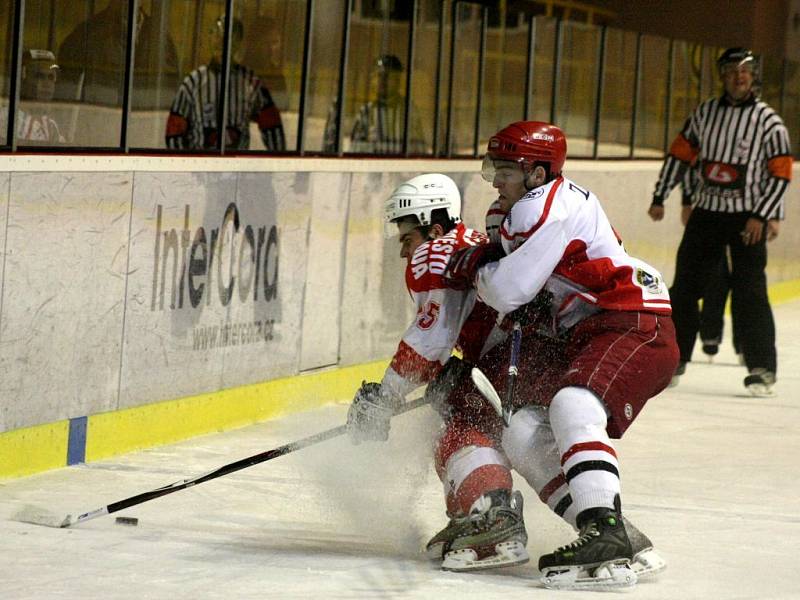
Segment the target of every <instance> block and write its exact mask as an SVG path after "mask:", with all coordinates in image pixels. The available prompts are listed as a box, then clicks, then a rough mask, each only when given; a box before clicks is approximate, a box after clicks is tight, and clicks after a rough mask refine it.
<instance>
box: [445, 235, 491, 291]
mask: <svg viewBox="0 0 800 600" xmlns="http://www.w3.org/2000/svg"><path fill="white" fill-rule="evenodd" d="M505 255H506V253H505V252H504V251H503V247H502V246H501V245H500V244H482V245H480V246H470V247H469V248H462V249H461V250H458V251H457V252H455V253H454V254H453V256H452V257H451V258H450V261H449V262H448V263H447V268H446V269H445V270H444V275H443V276H442V277H443V279H444V284H445V285H446V286H447V287H449V288H450V289H453V290H467V289H469V288H471V287H473V286H474V285H475V277H476V276H477V274H478V269H480V268H481V267H482V266H483V265H485V264H486V263H490V262H497V261H498V260H500V259H501V258H503V257H504V256H505Z"/></svg>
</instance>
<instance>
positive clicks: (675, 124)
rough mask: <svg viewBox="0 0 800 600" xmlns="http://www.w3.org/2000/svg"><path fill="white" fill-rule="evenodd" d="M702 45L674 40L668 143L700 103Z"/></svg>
mask: <svg viewBox="0 0 800 600" xmlns="http://www.w3.org/2000/svg"><path fill="white" fill-rule="evenodd" d="M702 56H703V47H702V46H701V45H700V44H694V43H691V42H682V41H679V40H675V42H674V46H673V60H672V97H671V104H670V115H669V125H668V136H667V138H668V139H667V141H668V143H670V142H671V141H672V140H673V139H674V138H675V136H676V135H678V132H680V130H681V129H682V128H683V124H684V122H685V121H686V118H687V117H688V116H689V115H690V114H691V113H692V111H693V110H694V109H695V108H697V105H698V104H700V102H701V98H700V74H701V72H702V71H701V69H702V64H703V63H702Z"/></svg>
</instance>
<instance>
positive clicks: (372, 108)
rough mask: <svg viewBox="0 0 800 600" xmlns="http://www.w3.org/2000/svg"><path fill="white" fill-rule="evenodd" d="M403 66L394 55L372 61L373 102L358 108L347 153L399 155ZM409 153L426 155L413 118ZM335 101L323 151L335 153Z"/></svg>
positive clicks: (401, 149)
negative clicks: (373, 64)
mask: <svg viewBox="0 0 800 600" xmlns="http://www.w3.org/2000/svg"><path fill="white" fill-rule="evenodd" d="M402 83H403V64H402V63H401V62H400V59H399V58H397V57H396V56H394V55H393V54H384V55H383V56H381V57H379V58H378V60H377V61H375V66H374V69H373V71H372V81H371V86H370V87H371V89H372V90H374V91H373V98H374V99H373V100H370V101H368V102H366V103H364V104H362V105H361V107H360V108H359V109H358V112H357V113H356V118H355V122H354V123H353V130H352V133H351V135H350V142H351V143H350V148H349V151H350V152H359V153H366V154H401V153H402V152H403V132H404V129H405V109H406V99H405V96H404V95H402V94H401V89H402ZM411 114H412V121H411V132H410V134H409V140H408V142H409V143H408V150H409V153H411V154H422V153H424V152H425V142H424V137H423V135H422V128H421V127H420V124H419V122H418V121H417V120H416V119H415V118H413V117H415V116H416V111H414V110H413V109H412V111H411ZM336 133H337V131H336V101H335V100H334V102H333V104H332V106H331V108H330V110H329V111H328V120H327V121H326V124H325V135H324V139H323V151H325V152H334V151H335V149H336Z"/></svg>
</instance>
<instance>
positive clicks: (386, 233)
mask: <svg viewBox="0 0 800 600" xmlns="http://www.w3.org/2000/svg"><path fill="white" fill-rule="evenodd" d="M417 227H419V225H415V224H414V223H409V222H408V221H384V223H383V237H385V238H386V239H387V240H390V239H393V238H397V237H399V236H401V235H405V234H407V233H408V232H409V231H413V230H414V229H416V228H417Z"/></svg>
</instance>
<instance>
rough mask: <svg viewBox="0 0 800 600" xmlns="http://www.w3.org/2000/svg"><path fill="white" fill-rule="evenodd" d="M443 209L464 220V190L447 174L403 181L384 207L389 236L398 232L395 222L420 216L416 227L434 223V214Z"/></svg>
mask: <svg viewBox="0 0 800 600" xmlns="http://www.w3.org/2000/svg"><path fill="white" fill-rule="evenodd" d="M440 208H444V209H446V210H447V216H448V217H450V218H451V219H452V220H453V221H454V222H455V223H460V222H461V193H460V192H459V191H458V186H456V184H455V182H454V181H453V180H452V179H450V178H449V177H448V176H447V175H442V174H441V173H425V174H424V175H417V176H416V177H414V178H412V179H409V180H408V181H406V182H404V183H401V184H400V185H399V186H397V188H396V189H395V190H394V191H393V192H392V195H391V196H390V197H389V199H388V200H387V201H386V204H385V206H384V216H385V217H386V234H387V236H390V237H391V236H394V235H397V233H398V228H397V227H396V226H394V225H392V224H393V223H396V222H397V221H398V220H400V219H402V218H403V217H409V216H413V217H416V219H417V221H418V225H416V227H419V226H427V225H430V224H431V213H432V212H433V211H434V210H437V209H440Z"/></svg>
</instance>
